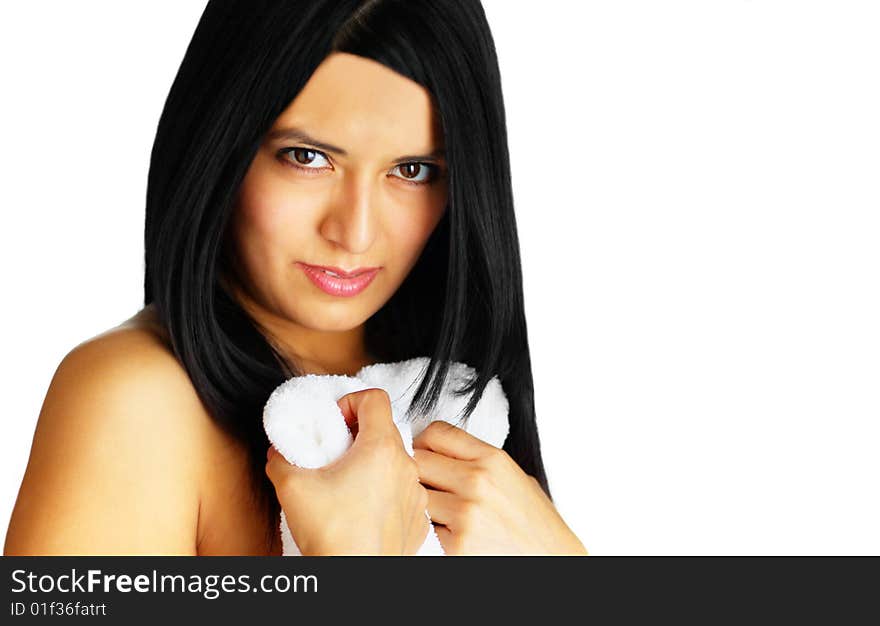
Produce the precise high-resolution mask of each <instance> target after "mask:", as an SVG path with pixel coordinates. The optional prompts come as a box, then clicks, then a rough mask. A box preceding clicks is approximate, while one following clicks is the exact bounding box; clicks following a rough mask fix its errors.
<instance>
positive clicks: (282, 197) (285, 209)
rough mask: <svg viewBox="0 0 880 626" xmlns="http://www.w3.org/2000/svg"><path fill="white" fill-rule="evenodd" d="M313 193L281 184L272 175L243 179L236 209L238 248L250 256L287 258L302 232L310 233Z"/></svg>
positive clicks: (314, 200)
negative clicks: (272, 178) (239, 246)
mask: <svg viewBox="0 0 880 626" xmlns="http://www.w3.org/2000/svg"><path fill="white" fill-rule="evenodd" d="M315 202H316V199H315V196H314V194H308V193H305V191H303V190H297V189H296V188H291V187H290V186H289V185H280V184H278V182H277V181H275V182H273V181H272V180H271V177H267V176H262V177H255V178H253V179H250V180H248V179H246V180H245V182H244V183H243V184H242V188H241V192H240V195H239V205H238V208H237V230H238V233H239V242H240V245H241V247H242V248H243V249H244V250H245V251H246V252H247V254H248V256H250V257H251V258H255V257H257V258H259V257H263V258H266V257H269V258H271V257H273V256H274V255H284V256H285V257H289V256H290V255H291V254H292V253H295V252H296V251H297V249H298V248H299V247H301V242H299V241H298V238H302V237H303V236H304V234H305V233H308V232H310V228H311V216H312V214H313V208H314V207H313V205H314V204H315Z"/></svg>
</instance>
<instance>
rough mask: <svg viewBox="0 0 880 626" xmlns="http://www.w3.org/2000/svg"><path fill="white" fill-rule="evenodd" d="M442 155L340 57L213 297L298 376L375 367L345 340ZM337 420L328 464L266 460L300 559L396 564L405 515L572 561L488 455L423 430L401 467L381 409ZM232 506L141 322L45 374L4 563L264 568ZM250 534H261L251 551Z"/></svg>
mask: <svg viewBox="0 0 880 626" xmlns="http://www.w3.org/2000/svg"><path fill="white" fill-rule="evenodd" d="M293 129H296V130H298V131H300V134H299V135H291V134H290V131H291V130H293ZM303 133H304V134H305V135H308V138H306V137H304V136H303ZM442 138H443V133H442V131H441V128H440V124H439V120H438V118H437V115H436V110H435V108H434V106H433V101H432V98H431V95H430V93H429V92H428V91H427V90H425V89H424V88H423V87H422V86H421V85H419V84H417V83H415V82H413V81H410V80H409V79H407V78H405V77H403V76H401V75H399V74H397V73H395V72H393V71H392V70H390V69H388V68H387V67H385V66H383V65H381V64H379V63H376V62H374V61H372V60H369V59H364V58H361V57H357V56H354V55H350V54H344V53H336V54H332V55H330V56H329V57H328V58H327V59H325V60H324V61H323V62H322V63H321V64H320V66H319V67H318V68H317V70H316V71H315V72H314V74H313V75H312V76H311V77H310V79H309V81H308V82H307V84H306V85H305V87H304V88H303V90H302V91H301V92H300V94H299V95H298V96H297V97H296V98H295V99H294V100H293V101H292V102H291V103H290V105H289V106H288V107H287V108H286V109H285V110H284V111H283V112H282V113H281V115H279V117H278V119H277V120H276V121H275V123H274V124H273V126H272V128H271V129H270V132H269V133H267V135H266V137H265V138H264V142H263V144H262V145H261V146H260V148H259V150H258V152H257V154H256V155H255V157H254V159H253V161H252V163H251V164H250V166H249V169H248V171H247V173H246V176H245V178H244V180H243V182H242V185H241V187H240V190H239V194H238V197H237V201H236V205H235V207H234V209H235V210H234V213H233V216H232V220H231V227H230V231H229V237H228V239H227V241H226V242H225V247H224V252H225V253H227V254H228V255H229V258H230V259H232V260H233V263H232V267H233V275H228V276H227V275H223V276H222V277H221V280H223V282H224V285H225V286H226V287H227V288H228V289H229V290H230V292H231V293H232V294H233V295H234V297H235V298H236V299H237V301H238V302H239V303H240V305H241V306H242V307H243V308H244V309H245V310H246V311H247V312H248V313H249V314H250V315H251V317H252V318H253V319H254V320H255V321H256V323H257V324H258V325H259V326H260V327H261V329H262V330H263V332H264V334H265V335H266V337H267V339H268V340H269V341H271V342H272V343H273V344H274V345H275V347H276V349H278V350H279V352H281V353H282V354H284V355H285V356H286V357H287V358H288V359H289V360H290V361H291V363H293V364H295V365H296V366H297V367H298V368H299V370H300V371H301V372H303V373H312V374H349V375H352V374H354V373H355V372H357V371H358V370H359V369H360V368H361V367H362V366H364V365H367V364H371V363H374V362H376V360H375V359H374V358H373V356H372V355H370V354H369V353H368V351H367V350H366V347H365V342H364V323H365V322H366V320H367V319H368V318H369V317H370V316H372V315H373V314H374V313H375V312H376V311H378V310H379V309H380V308H381V306H382V305H383V304H384V303H385V302H387V301H388V299H389V298H390V297H391V296H392V295H393V294H394V292H395V291H396V290H397V289H398V287H399V286H400V284H401V283H402V282H403V280H404V279H405V278H406V276H407V275H408V273H409V271H410V270H411V269H412V267H413V266H414V265H415V263H416V261H417V260H418V258H419V256H420V254H421V252H422V250H423V249H424V246H425V244H426V243H427V240H428V238H429V236H430V234H431V233H432V232H433V230H434V229H435V227H436V225H437V224H438V222H439V221H440V219H441V218H442V216H443V212H444V210H445V207H446V201H447V190H448V188H447V183H448V180H447V171H446V163H445V160H444V156H443V148H444V146H443V144H442ZM298 261H299V262H305V263H308V264H312V265H333V266H338V267H341V268H343V269H347V270H349V269H352V268H357V267H364V266H366V267H376V266H378V267H381V268H382V269H381V270H380V271H379V273H378V274H377V276H376V278H375V279H374V280H373V282H372V284H371V285H370V286H369V287H368V288H367V289H366V290H365V291H363V292H362V293H360V294H358V295H356V296H353V297H337V296H331V295H329V294H326V293H324V292H323V291H321V290H320V289H318V288H317V287H316V286H315V285H313V284H312V283H311V281H309V279H308V278H307V276H306V275H305V274H304V273H303V271H302V270H301V269H300V268H299V267H297V266H296V262H298ZM340 407H341V408H342V410H343V413H344V414H345V415H346V418H347V419H348V420H350V423H351V424H352V426H353V428H354V429H355V430H356V432H357V436H356V438H355V442H354V445H353V446H352V447H351V448H350V449H349V450H348V451H346V453H345V454H344V455H343V457H341V458H340V459H339V460H338V461H337V462H336V463H334V464H332V465H331V466H328V467H325V468H321V469H302V468H297V467H295V466H293V465H291V464H289V463H287V462H286V461H284V460H283V458H281V457H280V455H278V454H277V453H273V452H272V451H271V449H270V450H269V451H268V453H267V462H266V472H267V475H268V476H269V478H270V480H271V481H272V483H273V485H274V486H275V489H276V494H277V495H278V498H279V501H280V503H281V506H282V508H283V510H284V511H285V514H286V517H287V519H288V524H289V525H290V527H291V531H292V532H293V534H294V536H295V538H296V540H297V544H298V545H299V546H300V547H301V548H303V547H304V548H305V552H306V553H308V554H364V553H368V554H414V553H415V551H416V550H417V549H418V547H419V546H420V545H421V543H422V542H423V540H424V538H425V537H426V535H427V531H428V521H427V519H426V518H425V516H424V511H425V509H427V510H428V512H429V513H430V515H431V517H432V518H433V519H434V520H435V521H436V527H437V530H438V533H439V534H440V538H441V543H443V545H444V548H445V549H446V551H447V553H449V554H489V553H497V554H500V553H510V554H530V553H541V554H562V553H575V554H580V553H585V551H582V548H583V546H581V545H580V542H579V541H578V540H577V538H576V537H574V535H573V534H572V533H571V531H570V530H569V529H568V528H567V526H565V524H564V522H563V521H562V520H561V518H560V517H559V514H558V513H557V512H556V510H555V508H554V506H553V504H552V503H551V502H550V501H549V499H547V498H546V496H545V495H544V494H543V492H542V491H541V490H540V488H539V487H538V486H537V484H536V483H535V481H534V480H533V479H531V478H530V477H529V476H527V475H526V474H525V473H524V472H523V471H522V470H521V469H520V468H519V467H518V466H517V465H516V463H515V462H513V461H512V460H511V459H510V458H509V457H508V456H507V455H506V453H505V452H504V451H503V450H500V449H497V448H493V447H492V446H489V445H488V444H485V443H483V442H480V441H478V440H474V438H473V437H470V436H469V435H467V433H465V432H464V431H460V429H455V427H454V426H450V427H449V428H451V429H455V430H448V429H447V430H446V431H444V430H442V429H443V428H444V427H443V426H431V427H429V428H428V429H426V430H425V431H424V432H423V433H422V435H421V436H420V437H418V438H417V439H416V440H415V442H414V445H415V447H416V448H418V449H417V450H416V457H415V459H413V458H412V457H410V456H409V455H408V454H406V451H405V449H404V448H403V443H402V441H401V440H400V436H399V433H398V432H397V429H396V428H395V427H394V426H393V424H392V421H391V413H390V406H389V404H388V402H387V394H384V392H381V391H379V390H364V391H362V392H358V393H357V394H349V395H348V396H347V397H345V398H343V399H342V400H341V401H340ZM420 479H421V481H422V483H419V480H420ZM252 489H253V487H252V485H251V483H250V482H249V480H248V452H247V448H246V446H245V445H244V444H242V443H241V442H239V441H237V440H235V439H234V438H232V437H231V436H230V435H228V434H227V433H225V432H224V431H223V430H222V429H221V428H220V427H219V426H218V425H217V424H216V423H215V422H214V421H213V420H212V419H211V418H210V416H209V414H208V412H207V411H206V409H205V407H204V406H203V405H202V403H201V402H200V400H199V397H198V395H197V393H196V392H195V389H194V388H193V386H192V383H191V381H190V379H189V377H188V375H187V373H186V371H185V370H184V369H183V367H182V366H181V364H180V363H179V362H178V361H177V359H176V358H175V356H174V354H173V351H172V350H171V347H170V342H169V340H168V337H167V334H166V333H165V331H164V329H163V328H161V326H160V325H159V324H158V323H157V317H156V312H155V310H154V308H153V307H152V306H147V307H145V308H144V309H142V310H141V311H140V312H138V313H137V314H136V315H135V316H133V317H132V318H130V319H129V320H126V321H125V322H123V323H122V324H120V325H119V326H117V327H115V328H113V329H110V330H109V331H107V332H105V333H102V334H101V335H98V336H97V337H94V338H92V339H89V340H88V341H85V342H83V343H82V344H80V345H78V346H77V347H75V348H74V349H73V350H71V352H70V353H68V354H67V355H66V356H65V357H64V359H63V360H62V362H61V364H60V365H59V367H58V369H57V370H56V372H55V375H54V376H53V378H52V381H51V384H50V385H49V389H48V391H47V394H46V398H45V400H44V402H43V407H42V409H41V412H40V416H39V420H38V423H37V428H36V432H35V435H34V441H33V445H32V448H31V455H30V459H29V461H28V466H27V469H26V471H25V475H24V478H23V481H22V486H21V489H20V491H19V496H18V500H17V501H16V506H15V509H14V511H13V515H12V519H11V521H10V525H9V530H8V533H7V536H6V544H5V553H6V554H181V555H227V554H228V555H234V554H250V555H258V554H280V551H281V549H280V535H279V534H278V532H277V528H278V519H277V518H276V519H267V518H266V517H265V516H264V515H263V513H262V510H261V509H260V508H259V507H258V506H257V505H256V504H255V503H254V500H253V498H252V497H251V496H252ZM329 520H333V521H332V522H329ZM267 528H274V529H276V533H275V537H274V539H273V541H271V542H270V543H268V544H267V543H266V541H265V531H266V529H267Z"/></svg>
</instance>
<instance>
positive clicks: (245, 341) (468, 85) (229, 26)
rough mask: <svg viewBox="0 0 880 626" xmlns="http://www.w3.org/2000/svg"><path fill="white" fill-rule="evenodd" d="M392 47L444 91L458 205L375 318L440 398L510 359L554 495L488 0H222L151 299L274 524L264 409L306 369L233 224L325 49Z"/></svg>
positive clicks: (526, 440)
mask: <svg viewBox="0 0 880 626" xmlns="http://www.w3.org/2000/svg"><path fill="white" fill-rule="evenodd" d="M333 52H347V53H351V54H356V55H359V56H362V57H366V58H369V59H373V60H375V61H378V62H380V63H382V64H384V65H385V66H387V67H389V68H391V69H392V70H394V71H396V72H398V73H399V74H401V75H403V76H405V77H407V78H410V79H411V80H413V81H415V82H417V83H419V84H420V85H422V86H423V87H425V88H426V90H427V91H428V92H429V93H430V94H431V96H432V98H433V101H434V104H435V106H436V109H437V111H438V115H439V118H440V122H441V124H442V128H443V135H444V143H445V148H446V160H447V165H448V169H449V179H448V180H449V183H448V184H449V189H448V205H447V207H446V211H445V212H444V215H443V218H442V219H441V221H440V222H439V224H438V225H437V227H436V229H435V230H434V232H433V233H432V234H431V237H430V238H429V240H428V242H427V244H426V245H425V248H424V249H423V251H422V254H421V256H420V257H419V260H418V262H417V263H416V265H415V266H414V267H413V269H412V270H411V272H410V274H409V275H408V276H407V278H406V279H405V280H404V282H403V283H402V284H401V286H400V288H399V289H398V290H397V292H396V293H395V294H394V295H393V296H392V297H391V298H390V299H389V301H388V302H387V303H386V304H385V305H384V306H383V307H382V308H381V309H380V310H379V311H378V312H376V313H375V314H374V315H373V316H372V317H370V318H369V320H367V322H366V326H365V336H366V342H367V346H366V347H367V350H368V352H369V353H370V354H371V355H374V356H375V357H376V358H378V359H380V360H382V361H397V360H404V359H409V358H413V357H416V356H429V357H431V361H430V366H429V367H428V370H427V372H425V374H424V376H423V378H422V379H421V384H420V386H419V387H418V390H417V392H416V396H415V401H414V403H413V407H414V410H418V411H419V412H428V411H430V410H431V407H432V406H433V404H434V402H435V401H436V399H437V397H438V395H439V392H440V389H441V387H442V385H443V382H444V379H445V376H446V373H447V369H448V362H449V361H450V360H453V361H461V362H464V363H466V364H468V365H470V366H471V367H473V368H475V370H476V371H477V372H478V374H479V376H477V377H475V378H473V379H472V380H471V381H470V382H469V384H468V386H467V387H466V388H465V389H463V390H462V392H464V393H472V397H471V399H470V402H469V404H468V407H467V410H466V412H465V414H464V416H465V417H467V416H469V415H470V413H471V411H472V409H473V407H474V406H475V404H476V402H477V400H478V399H479V397H480V395H481V394H482V392H483V389H484V387H485V386H486V383H487V382H488V381H489V379H490V378H491V377H492V376H493V375H497V376H498V378H499V380H500V381H501V384H502V387H503V389H504V391H505V393H506V395H507V398H508V401H509V404H510V412H509V419H510V432H509V435H508V437H507V440H506V442H505V443H504V450H505V451H507V453H508V454H509V455H510V456H511V458H513V459H514V460H515V461H516V462H517V463H518V464H519V466H520V467H521V468H522V469H523V470H524V471H525V472H526V473H527V474H529V475H531V476H533V477H534V478H536V479H537V481H538V483H539V484H540V485H541V487H542V488H543V489H544V491H545V493H547V495H548V496H550V489H549V485H548V483H547V477H546V475H545V471H544V465H543V461H542V458H541V450H540V443H539V438H538V430H537V425H536V422H535V409H534V392H533V384H532V371H531V361H530V356H529V345H528V337H527V333H526V320H525V312H524V303H523V292H522V273H521V267H520V257H519V243H518V238H517V231H516V222H515V218H514V207H513V195H512V190H511V181H510V163H509V156H508V148H507V131H506V121H505V113H504V102H503V98H502V90H501V79H500V75H499V69H498V60H497V57H496V52H495V46H494V42H493V38H492V34H491V32H490V29H489V25H488V23H487V21H486V16H485V14H484V12H483V7H482V5H481V4H480V2H479V1H478V0H445V1H444V2H434V1H432V0H406V1H402V0H366V1H364V0H286V1H285V2H277V1H274V0H227V1H222V0H210V1H209V2H208V4H207V6H206V8H205V10H204V12H203V14H202V16H201V19H200V20H199V23H198V26H197V27H196V30H195V33H194V34H193V37H192V40H191V42H190V44H189V46H188V48H187V50H186V54H185V56H184V59H183V62H182V63H181V65H180V68H179V70H178V73H177V76H176V77H175V79H174V82H173V84H172V86H171V89H170V92H169V94H168V97H167V100H166V102H165V107H164V109H163V111H162V115H161V118H160V120H159V125H158V128H157V131H156V138H155V142H154V144H153V150H152V154H151V160H150V170H149V177H148V184H147V203H146V227H145V235H144V238H145V250H146V263H145V276H144V305H145V306H146V305H150V304H153V305H154V308H155V309H156V312H157V313H158V316H159V320H160V322H161V323H162V325H163V326H164V327H165V329H166V330H167V332H168V335H169V337H170V343H171V347H172V348H173V350H174V352H175V354H176V355H177V358H178V359H179V360H180V361H181V363H182V365H183V366H184V367H185V369H186V371H187V372H188V374H189V376H190V378H191V380H192V383H193V385H194V387H195V389H196V391H197V392H198V394H199V397H200V398H201V400H202V402H203V404H204V405H205V407H206V408H207V409H208V411H209V412H210V414H211V416H212V418H213V419H215V420H217V422H218V423H220V424H221V425H222V426H223V427H224V428H225V429H226V430H227V432H229V433H231V434H233V435H234V436H235V437H237V438H238V439H240V440H241V441H243V442H244V443H245V444H246V445H247V447H248V450H249V454H250V459H251V463H250V469H251V472H252V479H253V482H254V485H255V490H254V491H255V496H256V497H257V499H258V501H259V503H260V504H261V506H262V507H263V510H265V511H266V513H267V515H268V516H269V519H270V520H273V526H272V527H271V528H269V529H267V532H269V537H272V536H273V535H272V533H273V532H274V521H275V519H276V516H277V513H278V510H279V508H278V502H277V500H276V498H275V493H274V488H273V486H272V484H271V482H269V480H268V478H267V477H266V476H265V473H264V465H265V454H266V449H267V448H268V446H269V441H268V439H267V438H266V435H265V433H264V431H263V428H262V409H263V405H264V404H265V402H266V400H267V398H268V396H269V394H270V393H271V392H272V390H274V389H275V387H277V386H278V385H279V384H281V383H282V382H283V381H284V380H286V379H288V378H290V377H291V376H295V375H297V371H296V369H295V367H294V366H292V365H291V364H290V363H288V362H287V361H286V360H285V358H284V357H283V356H282V355H281V354H280V352H279V350H277V349H276V347H275V346H274V345H273V342H272V341H271V339H270V338H269V337H267V335H266V333H265V332H264V330H263V329H261V328H260V327H259V325H258V324H257V323H256V322H255V321H254V320H253V319H252V318H251V317H250V316H249V315H248V314H247V313H245V311H244V310H243V309H242V307H240V306H239V304H238V303H237V302H236V300H235V299H234V298H233V297H232V295H231V293H230V292H229V291H228V290H227V288H226V285H225V284H224V277H225V276H226V275H227V273H228V267H229V266H228V264H229V263H230V262H231V261H230V259H229V255H228V254H226V252H225V250H226V242H227V225H228V224H229V223H230V214H231V211H232V210H233V208H234V205H235V200H236V196H237V193H238V189H239V185H240V184H241V182H242V179H243V178H244V175H245V173H246V172H247V170H248V168H249V166H250V163H251V161H252V160H253V158H254V156H255V154H256V152H257V150H258V148H259V146H260V145H261V144H262V142H263V139H264V135H265V134H266V133H267V132H268V130H269V129H270V128H271V127H272V125H273V123H274V121H275V120H276V119H277V117H278V116H279V115H280V114H281V113H282V111H284V110H285V109H286V108H287V106H288V105H289V104H290V102H292V101H293V99H294V98H295V97H296V96H297V94H298V93H299V92H300V90H301V89H302V88H303V87H304V85H305V83H306V81H307V80H308V78H309V77H310V76H311V74H312V72H314V70H315V69H316V68H317V66H318V65H319V64H320V63H321V61H322V60H323V59H324V58H326V57H327V56H328V55H329V54H331V53H333Z"/></svg>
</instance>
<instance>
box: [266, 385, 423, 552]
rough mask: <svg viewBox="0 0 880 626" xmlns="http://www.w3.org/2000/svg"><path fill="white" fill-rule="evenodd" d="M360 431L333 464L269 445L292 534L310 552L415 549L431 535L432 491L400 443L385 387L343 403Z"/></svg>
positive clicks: (268, 467)
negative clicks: (293, 456)
mask: <svg viewBox="0 0 880 626" xmlns="http://www.w3.org/2000/svg"><path fill="white" fill-rule="evenodd" d="M338 405H339V408H340V409H341V410H342V414H343V415H344V416H345V421H346V423H347V424H348V425H349V428H351V429H352V432H353V433H354V434H355V440H354V443H353V444H352V446H351V447H350V448H349V449H348V450H346V452H345V454H344V455H342V457H340V458H339V459H337V460H336V461H335V462H333V463H330V464H329V465H326V466H324V467H321V468H317V469H303V468H299V467H296V466H295V465H291V464H289V463H288V462H287V461H285V460H284V457H282V456H281V453H279V452H278V451H277V450H276V449H275V448H274V447H270V448H269V452H268V455H267V456H268V460H267V463H266V473H267V474H268V475H269V478H270V479H271V480H272V482H273V483H274V484H275V487H276V493H277V495H278V500H279V502H281V503H282V507H283V508H284V510H285V511H298V512H299V514H298V515H295V516H293V517H289V518H288V526H289V528H290V532H291V534H292V535H293V537H294V539H295V540H296V542H297V547H299V549H300V551H301V552H302V554H303V555H305V556H316V555H388V556H405V555H411V554H415V553H416V551H417V550H418V549H419V547H420V546H421V545H422V543H424V541H425V538H426V537H427V535H428V528H429V524H430V522H429V521H428V518H427V517H426V516H425V510H426V508H427V505H428V493H427V491H426V490H425V488H424V487H422V486H421V485H420V484H419V482H418V481H419V470H418V465H417V464H416V462H415V460H413V458H412V457H411V456H409V454H407V452H406V449H405V448H404V447H403V441H402V440H401V439H400V433H399V431H398V430H397V427H396V426H395V425H394V422H393V421H392V419H391V400H390V398H389V397H388V393H387V392H386V391H385V390H383V389H365V390H363V391H358V392H355V393H350V394H348V395H345V396H343V397H342V398H341V399H340V400H339V402H338Z"/></svg>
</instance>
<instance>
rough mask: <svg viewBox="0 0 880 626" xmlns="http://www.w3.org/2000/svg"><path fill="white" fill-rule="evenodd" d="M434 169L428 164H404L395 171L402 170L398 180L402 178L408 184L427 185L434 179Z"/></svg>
mask: <svg viewBox="0 0 880 626" xmlns="http://www.w3.org/2000/svg"><path fill="white" fill-rule="evenodd" d="M433 167H434V166H433V165H430V164H428V163H403V164H402V165H398V166H397V167H395V168H394V169H395V170H400V176H398V178H402V179H404V180H406V181H407V182H414V183H427V182H429V181H430V179H431V178H432V176H431V170H432V168H433Z"/></svg>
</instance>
